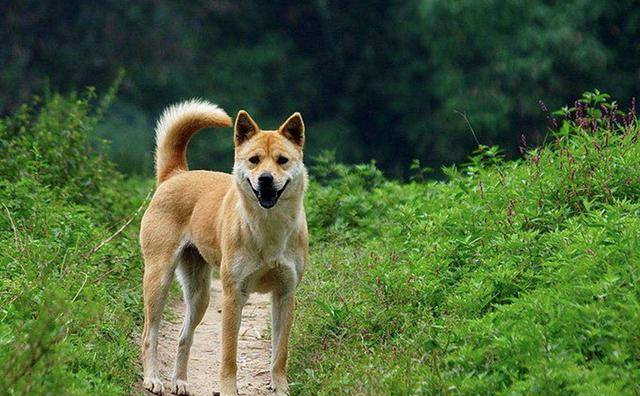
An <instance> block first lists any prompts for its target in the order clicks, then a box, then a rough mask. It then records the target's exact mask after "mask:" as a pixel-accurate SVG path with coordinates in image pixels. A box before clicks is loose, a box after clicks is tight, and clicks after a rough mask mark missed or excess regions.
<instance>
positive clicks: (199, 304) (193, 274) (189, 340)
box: [171, 247, 212, 395]
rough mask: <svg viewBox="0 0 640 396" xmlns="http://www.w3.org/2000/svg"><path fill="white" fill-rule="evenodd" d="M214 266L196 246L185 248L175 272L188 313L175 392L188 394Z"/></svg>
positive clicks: (177, 365)
mask: <svg viewBox="0 0 640 396" xmlns="http://www.w3.org/2000/svg"><path fill="white" fill-rule="evenodd" d="M211 269H212V268H211V266H210V265H209V264H207V263H206V262H205V261H204V260H203V259H202V257H201V256H200V255H199V254H198V252H197V250H195V248H193V247H188V248H186V249H185V251H184V252H183V253H182V255H181V257H180V261H179V263H178V268H177V271H176V273H177V275H178V280H179V281H180V284H181V285H182V291H183V294H184V303H185V316H184V323H183V325H182V330H181V332H180V341H179V343H178V354H177V356H176V366H175V370H174V372H173V381H172V385H171V387H172V391H173V393H175V394H176V395H188V394H189V390H188V383H187V365H188V362H189V352H190V350H191V345H192V344H193V333H194V331H195V329H196V327H197V326H198V325H199V324H200V322H201V321H202V318H203V317H204V314H205V313H206V311H207V307H208V306H209V296H210V290H209V288H210V286H211Z"/></svg>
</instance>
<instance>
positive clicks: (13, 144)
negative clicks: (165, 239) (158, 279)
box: [0, 92, 150, 395]
mask: <svg viewBox="0 0 640 396" xmlns="http://www.w3.org/2000/svg"><path fill="white" fill-rule="evenodd" d="M93 101H95V97H94V95H93V94H92V93H90V92H89V93H88V94H87V95H85V96H83V97H78V96H72V97H59V96H51V97H49V98H48V99H47V100H46V101H44V102H41V103H38V104H36V105H35V106H31V107H27V106H25V107H23V108H22V109H21V110H20V111H19V112H18V113H17V114H16V115H15V116H13V117H11V118H8V119H5V120H2V121H1V122H0V153H1V156H0V174H1V175H2V178H1V179H0V203H1V205H0V389H3V391H5V392H7V393H6V394H8V395H88V394H101V395H126V394H130V391H131V384H132V383H133V382H134V381H135V379H136V377H137V374H138V372H139V369H138V367H137V364H136V361H137V355H138V347H137V346H136V340H135V339H134V338H133V335H134V334H135V333H136V331H137V330H139V324H140V315H141V312H142V311H141V305H142V304H141V296H140V279H141V277H142V264H141V261H140V258H139V253H138V251H139V248H138V242H137V233H136V230H135V228H136V225H135V224H136V222H137V220H136V221H134V222H133V225H132V226H131V227H130V228H129V229H127V230H126V231H125V232H124V233H123V234H122V235H119V236H118V237H116V238H114V239H113V240H112V241H111V242H109V243H107V244H105V245H104V246H103V247H101V248H100V249H98V250H97V251H95V252H94V251H93V250H94V248H95V247H97V246H99V244H100V242H101V241H102V240H104V239H105V238H107V237H108V236H109V235H111V234H113V233H114V232H115V231H116V229H117V228H118V226H119V225H120V224H123V223H124V222H125V221H126V220H127V218H128V217H129V216H131V215H133V214H134V213H135V211H136V208H137V207H139V206H140V204H141V203H142V202H143V199H144V197H145V195H146V190H147V189H148V188H149V187H150V185H149V184H148V183H146V182H139V181H125V180H123V178H122V176H121V175H119V174H118V173H117V172H115V171H114V168H113V165H112V164H111V163H109V162H108V161H107V160H105V159H104V158H103V157H102V156H101V155H100V154H99V152H98V151H96V150H95V149H93V148H92V145H91V144H90V140H91V138H92V136H93V135H94V130H95V125H96V122H97V119H98V115H99V114H97V111H96V110H95V106H93V105H91V103H92V102H93ZM99 109H100V108H99V107H98V112H99Z"/></svg>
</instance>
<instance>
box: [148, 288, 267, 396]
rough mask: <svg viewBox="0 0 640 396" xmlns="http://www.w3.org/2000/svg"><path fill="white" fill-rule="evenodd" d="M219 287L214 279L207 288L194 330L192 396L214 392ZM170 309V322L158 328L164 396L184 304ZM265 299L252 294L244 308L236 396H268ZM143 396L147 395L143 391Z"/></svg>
mask: <svg viewBox="0 0 640 396" xmlns="http://www.w3.org/2000/svg"><path fill="white" fill-rule="evenodd" d="M221 292H222V286H221V285H220V281H219V280H218V279H214V280H213V282H212V285H211V302H210V304H209V309H208V310H207V313H206V315H205V317H204V319H203V321H202V323H200V326H198V328H197V329H196V333H195V337H194V341H193V347H192V348H191V356H190V358H189V373H188V380H189V390H190V392H191V395H193V396H211V395H213V392H214V390H215V391H218V390H219V388H218V367H219V363H220V321H221V314H220V295H221ZM171 309H172V310H173V312H174V314H175V315H173V317H174V319H172V320H171V321H167V320H163V321H162V325H161V326H160V337H159V345H158V354H159V359H160V362H161V365H160V374H161V376H162V380H163V382H164V386H165V394H171V393H170V391H171V389H170V387H171V374H172V370H173V365H174V362H175V356H176V351H177V348H178V336H179V334H180V328H181V327H182V317H183V313H184V304H183V303H182V300H180V301H178V302H176V303H175V304H174V305H173V306H172V307H171ZM269 310H270V303H269V296H268V295H265V294H253V295H252V296H251V297H250V298H249V302H248V303H247V305H246V306H245V307H244V311H243V313H242V326H241V328H240V339H239V342H238V392H239V394H240V395H247V396H262V395H270V394H272V393H270V392H269V391H268V386H269V361H270V353H271V341H270V337H271V336H270V333H269V329H270V316H271V315H270V313H269ZM145 395H151V393H149V392H146V391H145Z"/></svg>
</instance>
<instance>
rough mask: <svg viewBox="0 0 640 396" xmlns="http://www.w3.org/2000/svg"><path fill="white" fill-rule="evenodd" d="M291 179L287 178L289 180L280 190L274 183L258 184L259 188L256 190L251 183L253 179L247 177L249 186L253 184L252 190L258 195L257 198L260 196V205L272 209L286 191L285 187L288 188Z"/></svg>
mask: <svg viewBox="0 0 640 396" xmlns="http://www.w3.org/2000/svg"><path fill="white" fill-rule="evenodd" d="M290 181H291V180H287V182H286V183H284V186H282V188H281V189H280V190H276V189H275V188H274V187H273V185H271V186H258V189H257V190H256V189H255V188H253V184H251V180H249V179H247V182H248V183H249V186H251V190H253V193H254V194H255V195H256V198H258V203H259V204H260V206H262V207H263V208H265V209H271V208H273V207H274V206H276V203H278V199H279V198H280V196H281V195H282V193H283V192H284V189H285V188H287V186H288V185H289V182H290Z"/></svg>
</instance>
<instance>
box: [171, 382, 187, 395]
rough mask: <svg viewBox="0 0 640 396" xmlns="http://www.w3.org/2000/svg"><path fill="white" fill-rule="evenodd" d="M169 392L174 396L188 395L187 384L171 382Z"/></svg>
mask: <svg viewBox="0 0 640 396" xmlns="http://www.w3.org/2000/svg"><path fill="white" fill-rule="evenodd" d="M171 391H172V392H173V393H174V394H176V395H187V396H188V395H190V394H191V393H189V383H188V382H187V381H183V380H179V379H176V380H173V382H172V383H171Z"/></svg>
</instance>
